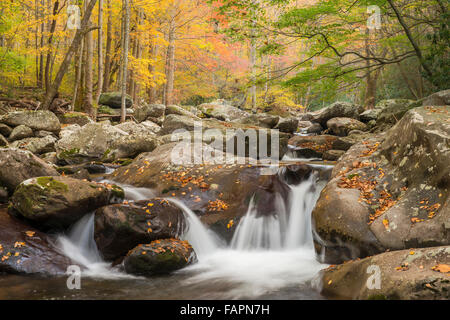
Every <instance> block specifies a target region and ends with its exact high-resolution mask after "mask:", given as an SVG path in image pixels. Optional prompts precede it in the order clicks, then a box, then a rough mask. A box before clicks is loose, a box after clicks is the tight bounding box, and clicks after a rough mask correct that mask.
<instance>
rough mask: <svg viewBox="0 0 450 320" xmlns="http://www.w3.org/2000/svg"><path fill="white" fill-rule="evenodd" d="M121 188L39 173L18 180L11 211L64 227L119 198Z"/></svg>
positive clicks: (53, 226) (44, 224) (43, 224)
mask: <svg viewBox="0 0 450 320" xmlns="http://www.w3.org/2000/svg"><path fill="white" fill-rule="evenodd" d="M123 198H124V191H123V190H122V188H120V187H117V186H114V185H112V186H111V185H104V184H99V183H94V182H87V181H82V180H78V179H73V178H69V177H63V176H60V177H38V178H32V179H29V180H26V181H24V182H23V183H21V184H20V185H19V186H18V187H17V189H16V191H15V192H14V194H13V196H12V198H11V202H12V208H11V209H12V212H14V213H15V214H19V215H21V216H23V217H24V218H26V219H27V220H29V221H32V222H33V223H34V224H36V225H37V226H38V227H40V228H43V229H65V228H67V227H69V226H70V225H71V224H73V223H74V222H76V221H77V220H79V219H80V218H81V217H82V216H83V215H85V214H87V213H89V212H92V211H94V210H95V209H97V208H99V207H102V206H105V205H108V204H110V203H116V202H121V201H122V200H123Z"/></svg>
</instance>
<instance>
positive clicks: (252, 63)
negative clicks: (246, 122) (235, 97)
mask: <svg viewBox="0 0 450 320" xmlns="http://www.w3.org/2000/svg"><path fill="white" fill-rule="evenodd" d="M250 69H251V71H250V72H251V80H250V81H251V82H252V86H251V87H250V97H251V104H252V105H251V107H252V112H253V113H256V112H257V108H256V83H255V82H256V45H255V39H254V38H253V37H252V39H251V40H250Z"/></svg>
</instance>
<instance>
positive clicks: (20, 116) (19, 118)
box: [0, 111, 61, 133]
mask: <svg viewBox="0 0 450 320" xmlns="http://www.w3.org/2000/svg"><path fill="white" fill-rule="evenodd" d="M0 123H4V124H6V125H8V126H12V127H17V126H20V125H25V126H27V127H29V128H31V129H33V130H45V131H51V132H56V133H58V132H59V131H60V130H61V123H60V122H59V119H58V117H57V116H56V115H55V114H54V113H53V112H51V111H14V112H9V113H7V114H5V115H3V116H1V117H0Z"/></svg>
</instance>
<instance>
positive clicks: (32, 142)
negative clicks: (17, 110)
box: [11, 135, 57, 154]
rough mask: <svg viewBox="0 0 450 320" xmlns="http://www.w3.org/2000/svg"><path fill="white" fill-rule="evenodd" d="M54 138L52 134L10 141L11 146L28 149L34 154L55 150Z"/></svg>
mask: <svg viewBox="0 0 450 320" xmlns="http://www.w3.org/2000/svg"><path fill="white" fill-rule="evenodd" d="M56 141H57V140H56V138H55V137H53V136H52V135H49V136H45V137H44V138H26V139H22V140H17V141H14V142H13V143H11V147H12V148H19V149H25V150H28V151H30V152H32V153H34V154H42V153H47V152H53V151H55V142H56Z"/></svg>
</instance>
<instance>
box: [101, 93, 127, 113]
mask: <svg viewBox="0 0 450 320" xmlns="http://www.w3.org/2000/svg"><path fill="white" fill-rule="evenodd" d="M98 104H101V105H105V106H108V107H111V108H113V109H120V108H121V106H122V93H120V92H104V93H102V94H101V95H100V98H99V100H98ZM125 105H126V107H127V108H131V106H132V105H133V99H132V98H131V97H130V96H129V95H126V96H125Z"/></svg>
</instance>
